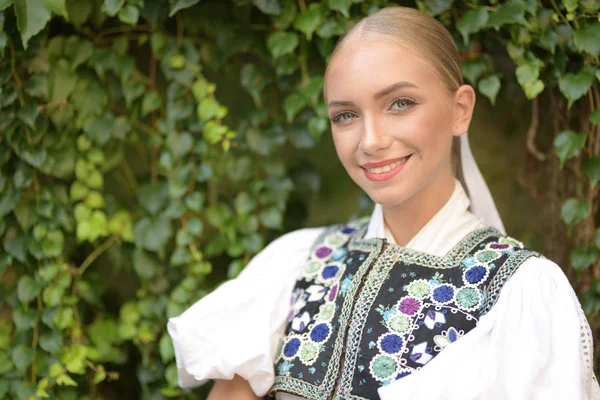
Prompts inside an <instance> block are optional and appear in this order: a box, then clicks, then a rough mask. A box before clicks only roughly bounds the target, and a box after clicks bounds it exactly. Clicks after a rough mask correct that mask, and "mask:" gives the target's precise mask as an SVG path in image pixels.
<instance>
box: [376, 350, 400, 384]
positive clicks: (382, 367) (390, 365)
mask: <svg viewBox="0 0 600 400" xmlns="http://www.w3.org/2000/svg"><path fill="white" fill-rule="evenodd" d="M369 370H370V371H371V375H372V376H373V378H375V379H376V380H378V381H380V382H383V381H385V380H386V379H388V378H391V377H392V376H393V375H394V373H395V372H396V360H394V358H393V357H390V356H385V355H381V354H378V355H376V356H375V357H373V359H372V360H371V363H370V364H369Z"/></svg>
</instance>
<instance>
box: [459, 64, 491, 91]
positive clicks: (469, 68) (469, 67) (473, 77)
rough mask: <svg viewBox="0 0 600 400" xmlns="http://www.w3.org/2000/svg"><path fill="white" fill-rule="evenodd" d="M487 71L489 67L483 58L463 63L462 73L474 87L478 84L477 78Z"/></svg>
mask: <svg viewBox="0 0 600 400" xmlns="http://www.w3.org/2000/svg"><path fill="white" fill-rule="evenodd" d="M486 70H487V65H486V63H485V60H484V59H483V58H482V57H479V58H476V59H475V60H467V61H463V63H462V73H463V75H464V77H465V78H467V79H468V80H469V82H471V83H472V84H473V85H474V84H475V83H476V82H477V78H479V77H480V76H481V74H482V73H484V72H485V71H486Z"/></svg>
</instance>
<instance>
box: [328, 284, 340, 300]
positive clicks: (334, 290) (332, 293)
mask: <svg viewBox="0 0 600 400" xmlns="http://www.w3.org/2000/svg"><path fill="white" fill-rule="evenodd" d="M338 287H339V286H338V284H337V283H336V284H335V285H333V286H332V287H331V289H329V293H328V294H327V300H329V301H334V300H335V296H337V292H338Z"/></svg>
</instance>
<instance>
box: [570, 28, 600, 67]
mask: <svg viewBox="0 0 600 400" xmlns="http://www.w3.org/2000/svg"><path fill="white" fill-rule="evenodd" d="M573 42H574V43H575V46H576V47H577V49H578V50H579V51H581V52H585V53H588V54H590V55H591V56H592V57H594V58H595V59H596V60H598V55H600V23H598V22H593V23H591V24H589V25H588V26H586V27H585V28H583V29H577V30H575V31H574V32H573Z"/></svg>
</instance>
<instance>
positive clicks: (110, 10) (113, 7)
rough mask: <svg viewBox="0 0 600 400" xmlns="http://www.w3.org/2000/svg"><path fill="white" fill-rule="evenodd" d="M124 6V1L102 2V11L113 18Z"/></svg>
mask: <svg viewBox="0 0 600 400" xmlns="http://www.w3.org/2000/svg"><path fill="white" fill-rule="evenodd" d="M124 4H125V0H104V11H105V12H106V14H108V15H109V16H110V17H114V16H115V15H117V13H118V12H119V10H120V9H121V7H123V5H124Z"/></svg>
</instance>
